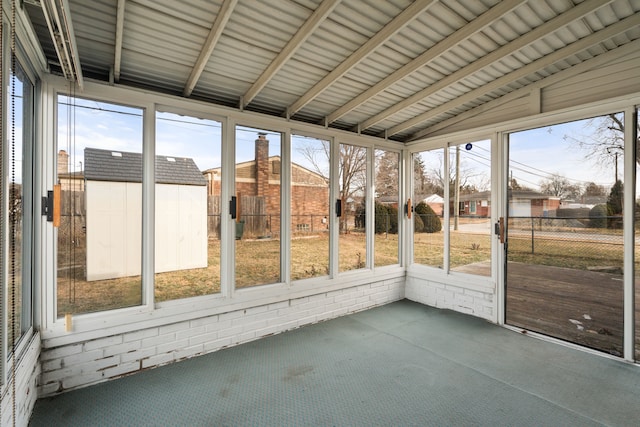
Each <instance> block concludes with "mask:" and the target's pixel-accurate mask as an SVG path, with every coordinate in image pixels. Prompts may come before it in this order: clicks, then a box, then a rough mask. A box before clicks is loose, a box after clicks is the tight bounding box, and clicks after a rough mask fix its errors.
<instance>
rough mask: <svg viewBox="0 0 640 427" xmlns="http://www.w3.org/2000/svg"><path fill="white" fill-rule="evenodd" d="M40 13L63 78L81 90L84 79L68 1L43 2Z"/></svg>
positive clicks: (50, 0)
mask: <svg viewBox="0 0 640 427" xmlns="http://www.w3.org/2000/svg"><path fill="white" fill-rule="evenodd" d="M42 11H43V13H44V17H45V20H46V22H47V27H48V28H49V34H50V35H51V39H52V41H53V44H54V46H55V49H56V54H57V55H58V60H59V61H60V66H61V68H62V72H63V73H64V76H65V78H66V79H68V80H71V81H75V82H76V84H77V85H78V87H79V88H80V89H83V87H84V78H83V76H82V67H81V66H80V55H79V54H78V43H77V41H76V35H75V32H74V31H73V21H72V19H71V10H70V9H69V2H68V0H43V2H42Z"/></svg>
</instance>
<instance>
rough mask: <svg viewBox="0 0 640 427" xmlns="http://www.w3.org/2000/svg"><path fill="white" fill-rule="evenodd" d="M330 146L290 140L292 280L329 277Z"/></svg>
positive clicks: (303, 138) (297, 138)
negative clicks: (292, 226)
mask: <svg viewBox="0 0 640 427" xmlns="http://www.w3.org/2000/svg"><path fill="white" fill-rule="evenodd" d="M329 153H330V142H329V141H326V140H322V139H317V138H311V137H306V136H302V135H293V136H292V138H291V159H292V161H291V223H292V225H294V228H293V233H292V238H291V280H299V279H306V278H311V277H318V276H327V275H329V241H330V239H329V221H328V219H329V158H330V155H329Z"/></svg>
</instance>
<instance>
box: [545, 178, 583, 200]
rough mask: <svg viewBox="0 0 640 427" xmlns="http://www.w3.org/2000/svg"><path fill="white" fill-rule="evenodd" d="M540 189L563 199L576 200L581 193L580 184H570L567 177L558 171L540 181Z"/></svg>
mask: <svg viewBox="0 0 640 427" xmlns="http://www.w3.org/2000/svg"><path fill="white" fill-rule="evenodd" d="M540 191H541V192H542V193H544V194H548V195H550V196H556V197H560V198H561V199H565V200H576V199H578V198H579V197H580V194H582V188H580V185H577V184H572V183H571V181H569V179H568V178H567V177H565V176H563V175H560V174H559V173H555V174H553V175H551V176H550V177H549V178H546V179H545V180H543V181H540Z"/></svg>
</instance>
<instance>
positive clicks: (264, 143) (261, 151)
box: [256, 132, 269, 196]
mask: <svg viewBox="0 0 640 427" xmlns="http://www.w3.org/2000/svg"><path fill="white" fill-rule="evenodd" d="M268 190H269V140H268V139H267V134H266V133H262V132H260V133H258V139H256V195H257V196H266V195H267V192H268Z"/></svg>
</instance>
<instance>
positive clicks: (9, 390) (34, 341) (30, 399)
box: [0, 333, 40, 426]
mask: <svg viewBox="0 0 640 427" xmlns="http://www.w3.org/2000/svg"><path fill="white" fill-rule="evenodd" d="M39 354H40V335H39V334H38V333H36V334H34V335H33V337H31V340H30V342H29V343H28V344H27V346H26V348H25V350H24V352H23V353H22V354H21V355H20V358H19V359H18V360H17V363H16V365H17V368H16V374H15V378H16V388H15V389H16V394H15V395H16V399H15V412H14V408H13V383H12V382H11V381H12V380H11V377H12V375H9V381H7V382H6V383H5V384H3V385H2V386H1V387H0V396H1V399H2V401H0V405H1V408H2V411H0V413H1V414H2V418H1V419H0V425H2V426H12V425H14V421H15V425H16V426H27V425H28V424H29V417H30V416H31V412H32V411H33V407H34V405H35V404H36V398H38V393H37V391H38V389H37V384H36V383H37V379H38V376H39V374H40V364H39V363H38V355H39ZM7 368H8V369H9V370H10V369H11V360H9V363H8V364H7Z"/></svg>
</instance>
